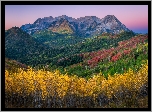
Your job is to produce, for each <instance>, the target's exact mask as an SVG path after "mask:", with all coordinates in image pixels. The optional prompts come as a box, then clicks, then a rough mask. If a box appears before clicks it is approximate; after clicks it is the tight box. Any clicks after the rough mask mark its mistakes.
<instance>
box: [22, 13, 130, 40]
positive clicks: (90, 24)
mask: <svg viewBox="0 0 152 112" xmlns="http://www.w3.org/2000/svg"><path fill="white" fill-rule="evenodd" d="M62 19H64V20H66V21H68V23H69V26H70V27H71V28H72V30H73V31H74V33H75V34H77V35H78V36H81V37H91V36H95V35H99V34H102V33H111V34H119V33H120V32H122V31H130V30H129V29H128V28H126V26H125V25H124V24H122V23H121V22H120V21H119V20H118V19H117V18H116V17H115V16H114V15H107V16H105V17H104V18H103V19H100V18H97V17H96V16H85V17H80V18H77V19H75V18H72V17H68V16H66V15H62V16H58V17H55V18H53V17H52V16H50V17H44V18H42V19H41V18H38V19H37V20H36V21H35V22H34V23H33V24H25V25H22V26H21V27H20V28H21V29H22V30H24V31H26V32H27V33H29V34H33V33H35V32H36V31H40V30H44V29H49V27H50V26H57V25H58V23H60V22H62V21H61V20H62ZM58 26H59V25H58Z"/></svg>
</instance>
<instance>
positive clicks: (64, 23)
mask: <svg viewBox="0 0 152 112" xmlns="http://www.w3.org/2000/svg"><path fill="white" fill-rule="evenodd" d="M48 29H49V30H51V31H52V32H57V33H61V34H64V33H70V34H71V33H74V31H73V29H72V27H71V26H70V23H69V22H68V20H66V19H63V18H61V19H60V20H58V21H54V22H53V23H52V24H51V25H50V26H49V28H48Z"/></svg>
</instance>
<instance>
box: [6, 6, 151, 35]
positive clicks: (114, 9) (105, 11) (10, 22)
mask: <svg viewBox="0 0 152 112" xmlns="http://www.w3.org/2000/svg"><path fill="white" fill-rule="evenodd" d="M61 15H67V16H69V17H73V18H79V17H84V16H97V17H99V18H101V19H102V18H104V17H105V16H106V15H115V17H116V18H117V19H118V20H120V22H121V23H123V24H124V25H125V26H126V27H127V28H129V29H130V30H133V31H135V32H137V33H147V32H148V5H6V6H5V29H6V30H7V29H9V28H11V27H13V26H18V27H20V26H21V25H24V24H28V23H31V24H32V23H34V21H36V19H38V18H43V17H49V16H52V17H57V16H61Z"/></svg>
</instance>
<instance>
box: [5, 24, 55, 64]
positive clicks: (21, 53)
mask: <svg viewBox="0 0 152 112" xmlns="http://www.w3.org/2000/svg"><path fill="white" fill-rule="evenodd" d="M46 50H47V51H46ZM53 51H55V50H54V49H51V48H50V47H49V48H48V47H47V46H46V45H43V43H39V42H37V41H36V40H35V38H33V37H31V36H30V35H29V34H27V33H26V32H24V31H22V30H21V29H20V28H18V27H12V28H11V29H9V30H7V31H6V33H5V57H8V58H10V59H14V60H17V61H19V62H21V63H24V64H27V65H31V63H32V64H33V65H36V64H38V63H41V60H42V59H43V58H44V57H45V56H46V55H47V54H48V52H52V55H56V54H55V53H54V52H53ZM50 55H51V54H50Z"/></svg>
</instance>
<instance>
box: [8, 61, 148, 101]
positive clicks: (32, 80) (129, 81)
mask: <svg viewBox="0 0 152 112" xmlns="http://www.w3.org/2000/svg"><path fill="white" fill-rule="evenodd" d="M146 82H148V61H147V63H146V64H145V65H142V67H141V68H140V70H139V71H138V72H137V73H134V71H133V70H131V69H129V71H128V72H126V73H124V74H117V73H116V74H114V76H110V75H109V77H108V79H105V78H104V77H103V75H102V73H99V74H98V75H94V76H93V77H92V78H90V79H88V80H87V79H85V78H80V77H77V76H76V75H74V76H68V75H67V74H64V75H63V74H60V72H59V71H58V70H56V71H54V72H49V71H45V70H38V71H34V70H33V69H32V68H30V69H28V70H27V71H23V70H22V69H18V72H16V73H9V71H7V70H5V90H6V92H7V93H12V92H13V93H18V94H21V95H29V94H33V95H34V94H35V93H36V92H37V91H40V92H41V93H42V94H41V97H42V98H43V99H44V98H46V97H47V96H58V97H60V98H63V97H64V96H65V95H67V94H76V95H78V96H81V97H83V96H93V97H96V96H97V95H99V94H101V93H104V94H105V95H107V96H108V97H111V96H112V95H114V94H115V93H116V92H118V91H119V90H121V88H122V87H125V88H127V89H129V90H131V91H135V90H136V91H138V90H139V88H140V87H141V86H142V85H143V84H144V83H146Z"/></svg>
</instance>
